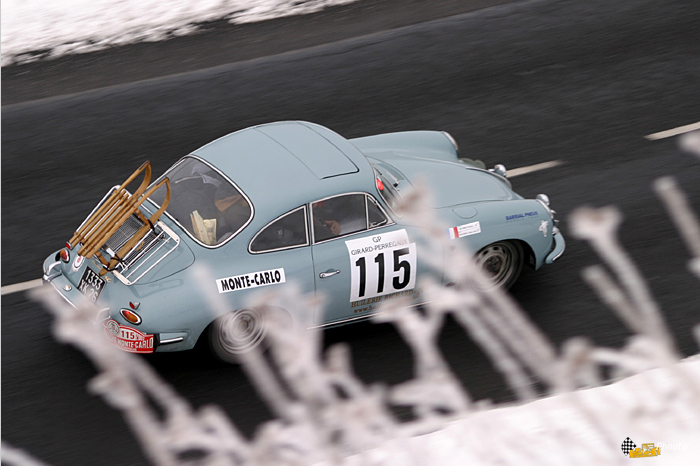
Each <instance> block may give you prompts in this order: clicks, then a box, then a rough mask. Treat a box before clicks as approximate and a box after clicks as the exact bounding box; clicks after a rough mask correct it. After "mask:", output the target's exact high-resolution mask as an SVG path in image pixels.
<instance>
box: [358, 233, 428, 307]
mask: <svg viewBox="0 0 700 466" xmlns="http://www.w3.org/2000/svg"><path fill="white" fill-rule="evenodd" d="M345 244H346V246H347V247H348V253H349V254H350V270H351V273H350V276H351V285H350V301H358V300H360V299H365V298H373V297H375V296H382V295H385V294H391V293H396V292H397V291H405V290H412V289H413V288H415V286H416V244H415V243H410V242H409V241H408V234H407V233H406V230H398V231H390V232H384V233H381V234H377V235H374V236H365V237H364V238H358V239H353V240H349V241H346V242H345Z"/></svg>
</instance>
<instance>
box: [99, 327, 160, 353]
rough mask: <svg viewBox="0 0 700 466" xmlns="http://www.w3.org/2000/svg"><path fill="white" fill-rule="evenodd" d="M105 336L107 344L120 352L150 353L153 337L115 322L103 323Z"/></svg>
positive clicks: (152, 348)
mask: <svg viewBox="0 0 700 466" xmlns="http://www.w3.org/2000/svg"><path fill="white" fill-rule="evenodd" d="M105 336H106V337H107V340H109V342H110V343H111V344H112V345H114V346H116V347H117V348H119V349H120V350H122V351H128V352H129V353H152V352H153V350H154V347H153V343H154V341H155V340H154V336H155V335H153V334H147V333H143V332H140V331H138V330H136V329H135V328H132V327H127V326H126V325H119V323H118V322H117V321H116V320H112V319H110V320H108V321H107V322H105Z"/></svg>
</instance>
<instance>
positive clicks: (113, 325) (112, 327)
mask: <svg viewBox="0 0 700 466" xmlns="http://www.w3.org/2000/svg"><path fill="white" fill-rule="evenodd" d="M105 327H107V331H108V332H109V333H111V334H112V335H119V324H118V323H117V322H116V321H115V320H108V321H107V323H106V324H105Z"/></svg>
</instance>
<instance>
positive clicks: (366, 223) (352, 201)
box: [311, 193, 389, 243]
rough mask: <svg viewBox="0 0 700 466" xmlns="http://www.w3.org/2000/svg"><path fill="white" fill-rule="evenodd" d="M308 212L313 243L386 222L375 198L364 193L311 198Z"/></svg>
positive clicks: (386, 219) (387, 221) (385, 217)
mask: <svg viewBox="0 0 700 466" xmlns="http://www.w3.org/2000/svg"><path fill="white" fill-rule="evenodd" d="M311 212H312V218H313V228H314V241H315V242H317V243H318V242H320V241H326V240H328V239H332V238H337V237H339V236H345V235H349V234H352V233H357V232H359V231H365V230H367V229H368V228H376V227H379V226H382V225H386V224H388V223H389V219H388V218H387V216H386V214H385V213H384V212H383V211H382V209H381V207H379V205H378V204H377V201H376V200H375V199H373V198H371V197H370V196H368V195H366V194H364V193H356V194H344V195H341V196H335V197H331V198H328V199H322V200H320V201H317V202H313V203H312V204H311Z"/></svg>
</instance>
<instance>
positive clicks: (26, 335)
mask: <svg viewBox="0 0 700 466" xmlns="http://www.w3.org/2000/svg"><path fill="white" fill-rule="evenodd" d="M699 20H700V6H698V5H697V2H695V1H694V0H687V1H661V0H620V1H617V2H614V4H611V2H607V1H604V0H597V1H596V0H585V1H584V0H567V1H554V2H552V1H532V2H518V3H513V4H509V5H502V6H497V7H494V8H491V9H486V10H481V11H476V12H473V13H467V14H461V15H458V16H452V17H447V18H443V19H438V20H434V21H432V22H426V23H421V24H414V25H410V26H407V27H404V28H401V29H397V30H390V31H386V32H381V33H380V32H377V33H374V34H372V35H370V36H364V37H358V38H352V39H347V40H344V41H342V42H336V43H332V44H329V45H325V46H316V47H314V48H311V49H305V50H299V51H290V52H287V53H284V54H281V55H276V56H272V57H267V58H260V59H255V60H250V61H245V62H237V63H233V64H230V65H222V66H219V67H216V68H213V69H205V70H201V71H195V72H191V73H186V74H179V75H176V76H171V77H165V78H159V79H152V80H150V81H146V82H141V83H136V84H122V85H117V86H113V87H110V88H107V89H100V90H94V91H91V92H87V93H81V94H75V95H71V96H66V97H53V98H49V99H45V100H41V101H35V102H25V103H20V104H16V105H10V106H4V107H3V109H2V127H3V132H2V175H3V179H2V200H3V204H2V220H3V230H2V251H3V254H2V284H3V285H8V284H11V283H17V282H21V281H26V280H31V279H35V278H38V277H39V275H40V264H41V262H42V260H43V258H44V257H45V256H46V255H47V254H49V253H50V252H51V251H54V250H55V249H57V248H58V247H60V246H61V245H62V244H63V243H64V242H65V241H66V239H68V237H69V236H70V235H71V233H72V231H73V229H74V228H75V227H76V225H77V224H78V223H79V222H80V220H81V219H82V218H83V217H84V216H85V214H86V213H87V212H88V211H89V209H90V208H91V207H92V206H93V204H94V203H95V201H96V200H97V199H98V196H101V195H102V194H103V193H104V192H105V191H106V189H107V188H108V187H110V186H112V185H114V184H116V183H118V182H120V181H121V180H123V179H124V178H125V177H126V176H127V175H128V174H129V173H131V172H132V171H133V170H134V169H135V168H136V167H137V166H138V165H139V164H140V163H141V162H142V161H143V159H144V158H148V159H150V160H151V162H152V163H153V164H154V166H155V168H156V171H157V172H158V173H160V172H162V171H163V170H165V169H166V168H167V166H169V165H170V164H171V163H172V162H174V161H175V160H176V159H178V158H179V157H180V156H182V155H184V154H186V153H187V152H188V151H191V150H193V149H195V148H197V147H198V146H200V145H202V144H204V143H206V142H208V141H210V140H211V139H214V138H215V137H218V136H221V135H223V134H226V133H228V132H231V131H234V130H237V129H240V128H243V127H246V126H249V125H252V124H257V123H262V122H267V121H274V120H279V119H303V120H309V121H314V122H318V123H321V124H324V125H326V126H328V127H330V128H332V129H334V130H336V131H338V132H339V133H341V134H343V135H345V136H347V137H355V136H361V135H368V134H374V133H379V132H386V131H395V130H408V129H440V130H447V131H449V132H451V133H452V134H453V135H454V136H455V138H456V139H457V141H458V142H459V144H460V146H461V148H462V154H463V155H464V156H467V157H476V158H481V159H483V160H485V161H486V162H487V163H488V164H489V165H492V164H495V163H504V164H505V165H506V166H508V167H519V166H525V165H532V164H535V163H539V162H545V161H549V160H563V161H564V162H565V163H564V164H563V165H561V166H559V167H556V168H552V169H549V170H545V171H541V172H537V173H533V174H529V175H523V176H521V177H518V178H514V180H513V185H514V188H515V189H516V190H517V191H518V192H519V193H521V194H523V195H525V196H528V197H531V196H534V195H536V194H537V193H540V192H544V193H547V194H548V195H549V196H550V197H551V199H552V205H553V207H554V208H555V209H556V210H557V211H558V212H559V213H560V218H561V219H562V224H561V227H562V230H563V231H564V233H565V234H567V221H566V219H567V216H568V214H569V213H570V212H571V211H572V210H574V209H575V208H576V207H577V206H580V205H593V206H603V205H608V204H616V205H618V206H619V208H620V209H621V210H622V211H623V213H624V214H625V223H624V225H623V227H622V230H621V238H622V241H623V243H624V244H625V245H626V247H627V249H628V251H629V253H630V254H631V256H632V257H633V259H634V260H635V261H636V262H637V263H638V264H639V265H640V267H641V268H642V271H643V273H644V274H645V276H646V277H647V279H648V282H649V285H650V286H651V288H652V290H653V292H654V294H655V295H656V297H657V299H658V300H659V302H660V304H661V306H662V307H663V309H664V310H665V311H666V316H667V320H668V323H669V326H670V327H671V330H672V331H673V333H674V335H675V337H676V339H677V342H678V345H679V347H680V349H681V351H682V352H683V353H684V354H692V353H695V352H697V350H698V348H697V346H696V344H695V342H694V341H693V339H692V337H691V325H693V324H695V323H697V322H699V321H700V315H699V314H700V313H699V312H698V306H697V303H698V299H699V298H700V290H699V288H698V286H697V280H694V279H693V278H692V277H691V276H690V275H689V273H688V272H687V268H686V265H685V264H686V260H687V257H688V254H687V252H686V251H685V249H684V247H683V245H682V243H681V239H680V237H679V236H678V234H677V233H676V232H675V230H674V229H673V227H672V226H671V224H670V222H669V220H668V218H667V216H666V214H665V212H664V211H663V208H662V206H661V204H660V202H659V201H658V200H657V199H656V198H655V196H654V194H653V192H652V190H651V187H650V183H651V182H652V180H654V179H655V178H657V177H658V176H661V175H673V176H675V177H676V178H677V179H678V181H679V183H680V185H681V186H682V188H683V189H684V190H685V191H686V193H687V194H688V195H689V196H690V198H691V200H692V205H693V208H694V210H695V212H700V183H698V179H699V177H700V160H699V159H697V158H693V157H692V156H690V155H688V154H683V153H681V152H680V151H679V150H678V149H677V141H676V140H674V139H666V140H661V141H656V142H650V141H647V140H646V139H644V135H647V134H650V133H654V132H657V131H661V130H666V129H670V128H674V127H677V126H681V125H685V124H689V123H695V122H697V121H699V120H700V102H699V101H698V92H697V89H698V82H699V80H700V60H699V58H700V42H699V41H697V24H699V23H700V21H699ZM293 31H294V28H293V27H292V28H291V29H289V30H288V31H287V32H288V34H293ZM183 59H184V57H183ZM143 66H148V64H147V63H145V64H144V65H143ZM568 239H569V245H568V250H567V252H566V254H565V256H564V257H563V258H562V259H561V261H560V262H558V263H556V264H555V265H553V266H550V267H545V268H543V269H542V270H540V271H538V272H532V271H527V272H525V274H524V275H523V277H522V278H521V280H520V282H518V283H517V284H516V285H515V286H514V287H513V289H512V293H513V295H514V297H515V298H516V299H517V300H518V301H519V302H520V303H521V305H522V307H523V308H524V309H525V310H526V311H527V312H528V314H529V315H530V316H531V318H532V319H533V321H534V322H535V323H536V324H537V325H539V326H540V327H541V328H542V330H543V331H544V333H545V334H546V335H548V336H549V337H550V338H551V339H552V340H553V341H555V342H557V343H560V342H562V341H564V340H565V339H566V338H569V337H572V336H576V335H587V336H588V337H589V338H590V339H592V340H593V341H594V342H595V343H596V344H599V345H610V346H620V345H622V344H623V343H624V340H625V338H626V337H627V336H628V335H629V333H628V332H627V331H626V330H625V329H624V328H623V326H622V325H621V324H620V323H619V322H618V321H617V320H616V319H615V317H614V316H613V315H612V314H611V313H610V312H609V311H608V310H607V309H605V308H604V307H603V306H602V305H601V304H599V303H598V301H597V300H596V298H595V297H594V295H593V293H592V292H590V291H589V290H588V289H587V288H586V286H585V285H584V284H583V282H582V280H581V279H580V275H579V273H580V269H581V268H582V267H584V266H586V265H590V264H594V263H598V262H599V260H598V258H596V257H595V256H594V255H593V253H592V252H591V249H590V248H589V247H588V246H587V245H586V244H584V243H581V242H578V241H575V240H573V238H571V237H570V235H569V237H568ZM326 337H327V340H328V342H329V343H332V342H335V341H348V342H349V343H350V345H351V347H352V350H353V354H354V360H355V368H356V370H357V372H358V374H359V375H360V376H361V377H362V378H363V379H364V380H366V381H367V382H371V381H376V380H382V381H385V382H387V383H390V384H393V383H397V382H400V381H403V380H406V379H407V378H409V377H410V374H411V370H412V366H411V359H410V354H409V351H408V349H407V348H406V347H405V345H404V344H403V343H402V342H401V340H400V338H399V337H398V336H397V334H396V333H395V332H394V331H393V330H392V329H391V328H390V327H388V326H385V325H373V324H370V323H367V324H358V325H355V326H349V327H344V328H341V329H337V330H331V331H328V332H327V335H326ZM441 345H442V346H443V348H444V349H445V353H446V355H447V357H448V359H449V361H450V363H451V364H452V366H453V368H454V370H455V372H456V373H457V375H458V376H459V377H460V379H461V380H462V381H463V382H464V385H465V387H466V388H467V389H468V390H469V392H470V393H471V395H472V396H473V397H474V398H476V399H483V398H491V399H493V400H496V401H507V400H510V399H512V394H511V393H510V391H509V390H508V389H507V388H505V387H504V386H503V381H502V379H501V378H500V376H499V375H498V374H497V373H495V372H494V370H493V369H492V368H491V367H490V364H489V363H488V361H487V360H486V358H485V357H484V356H483V354H482V352H481V351H480V350H479V349H478V348H477V347H476V346H475V344H473V343H472V342H470V341H469V340H468V339H467V338H466V337H465V336H464V335H463V334H462V332H461V331H460V330H459V329H458V327H457V326H456V325H454V324H451V323H449V324H448V325H447V326H446V328H445V330H444V332H443V334H442V336H441ZM200 356H201V355H200V354H198V353H196V352H195V353H191V354H172V355H155V356H154V357H151V358H149V361H151V363H152V364H153V366H154V367H155V368H156V369H157V370H158V371H159V373H160V374H161V375H162V376H163V377H164V378H165V379H166V380H168V381H169V382H170V383H172V384H173V385H174V387H175V388H176V389H177V390H178V391H179V392H180V393H181V394H182V395H184V396H185V397H187V398H188V399H189V400H190V401H191V402H192V403H193V405H195V406H201V405H203V404H208V403H216V404H219V405H221V406H223V407H224V408H225V409H226V410H227V411H228V412H229V413H230V415H231V418H232V419H233V420H234V422H235V423H236V424H237V425H238V426H239V427H240V428H241V429H242V430H243V431H244V432H246V433H247V434H252V433H253V432H254V431H255V428H256V426H257V425H258V424H259V422H261V421H262V420H264V419H267V418H268V417H269V413H268V412H267V410H266V409H265V407H264V405H263V403H262V402H261V401H260V400H259V399H258V398H257V397H256V395H255V393H254V391H253V390H252V388H251V387H250V385H249V384H248V382H247V381H246V379H245V377H244V375H243V374H242V373H241V371H240V369H239V368H237V367H220V366H216V365H213V364H211V363H206V362H205V363H202V362H201V359H200ZM92 375H94V370H93V369H92V367H91V366H90V364H89V363H88V362H87V361H86V360H85V359H84V358H83V357H82V356H81V354H79V353H78V352H77V351H75V350H73V349H71V348H69V347H64V346H61V345H59V344H57V343H55V342H54V341H53V339H52V337H51V335H50V317H49V315H48V314H47V313H46V312H45V311H44V310H43V309H41V307H40V306H38V305H37V304H35V303H32V302H30V301H28V300H27V298H26V297H25V296H24V295H23V294H13V295H9V296H4V297H3V298H2V408H3V411H2V437H3V439H4V440H6V441H8V442H10V443H11V444H13V445H16V446H18V447H22V448H25V449H27V450H29V451H31V452H33V453H34V454H35V455H37V456H38V457H39V458H41V459H42V460H44V461H47V462H49V463H52V464H54V465H56V466H58V465H66V466H68V465H92V464H109V465H134V464H145V460H144V459H143V456H142V453H141V452H140V450H139V448H138V446H137V443H136V441H135V440H134V439H133V437H132V435H131V434H130V432H129V431H128V429H127V428H126V426H125V424H124V423H123V421H122V420H121V418H120V416H119V414H118V413H115V412H113V411H112V410H111V409H110V408H108V407H106V406H105V405H104V404H103V403H102V401H101V400H99V399H96V398H94V397H92V396H90V395H88V394H87V393H86V389H85V382H86V381H87V380H88V378H90V377H91V376H92Z"/></svg>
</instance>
